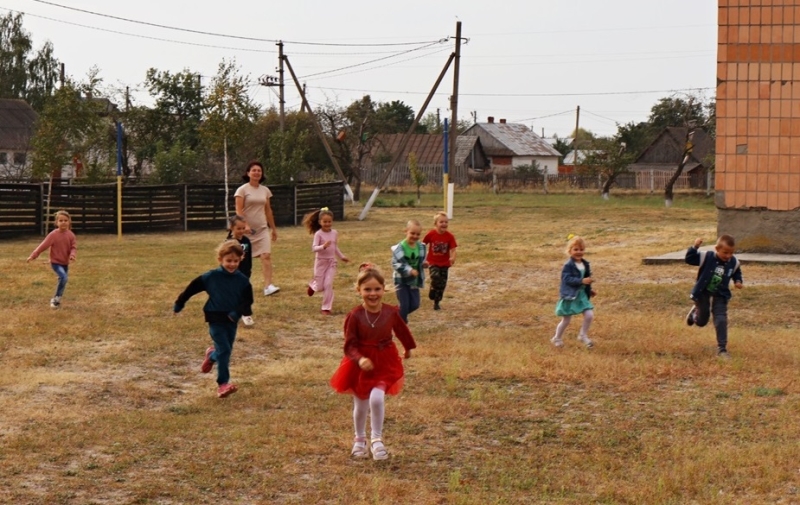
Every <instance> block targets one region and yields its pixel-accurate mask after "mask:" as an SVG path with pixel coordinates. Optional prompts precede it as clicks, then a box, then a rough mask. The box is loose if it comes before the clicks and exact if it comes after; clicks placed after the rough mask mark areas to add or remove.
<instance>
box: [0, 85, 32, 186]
mask: <svg viewBox="0 0 800 505" xmlns="http://www.w3.org/2000/svg"><path fill="white" fill-rule="evenodd" d="M37 118H38V115H37V114H36V112H35V111H34V110H33V109H32V108H31V106H30V105H28V102H26V101H25V100H19V99H16V98H0V179H15V180H19V179H23V178H25V174H26V173H27V171H28V170H27V169H28V167H29V166H30V162H31V159H30V158H31V156H30V150H31V139H32V138H33V132H34V127H35V125H36V119H37Z"/></svg>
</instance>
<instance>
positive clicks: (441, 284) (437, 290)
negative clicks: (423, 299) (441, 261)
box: [428, 266, 450, 302]
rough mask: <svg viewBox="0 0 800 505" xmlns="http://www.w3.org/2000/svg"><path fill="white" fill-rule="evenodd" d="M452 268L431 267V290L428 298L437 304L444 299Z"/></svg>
mask: <svg viewBox="0 0 800 505" xmlns="http://www.w3.org/2000/svg"><path fill="white" fill-rule="evenodd" d="M449 270H450V267H436V266H431V267H430V276H431V289H430V291H429V292H428V298H430V299H431V300H433V301H435V302H441V301H442V298H443V297H444V289H445V288H446V287H447V272H448V271H449Z"/></svg>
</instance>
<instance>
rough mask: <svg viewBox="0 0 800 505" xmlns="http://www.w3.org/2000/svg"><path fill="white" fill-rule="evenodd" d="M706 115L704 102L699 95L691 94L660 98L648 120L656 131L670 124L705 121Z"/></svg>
mask: <svg viewBox="0 0 800 505" xmlns="http://www.w3.org/2000/svg"><path fill="white" fill-rule="evenodd" d="M705 120H706V115H705V113H704V110H703V103H702V101H701V100H699V99H698V98H697V97H694V96H689V97H687V98H686V99H683V98H679V97H666V98H662V99H660V100H659V101H658V102H657V103H656V104H655V105H653V107H652V108H651V109H650V117H649V118H648V120H647V122H648V123H650V127H651V128H653V129H654V130H655V131H656V132H659V131H661V130H663V129H664V128H666V127H668V126H686V125H687V124H688V123H689V121H695V122H696V123H697V124H703V123H705Z"/></svg>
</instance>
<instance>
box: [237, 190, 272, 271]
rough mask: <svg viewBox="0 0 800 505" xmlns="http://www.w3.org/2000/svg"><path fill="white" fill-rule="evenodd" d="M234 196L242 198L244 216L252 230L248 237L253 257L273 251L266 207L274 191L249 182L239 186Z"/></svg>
mask: <svg viewBox="0 0 800 505" xmlns="http://www.w3.org/2000/svg"><path fill="white" fill-rule="evenodd" d="M234 196H235V197H236V198H240V197H241V198H242V200H243V203H244V205H243V209H244V218H245V220H246V221H247V225H248V226H249V227H250V230H252V231H251V233H252V235H250V236H249V237H248V238H249V239H250V243H251V244H252V245H253V252H252V257H254V258H257V257H259V256H261V255H262V254H269V253H270V252H271V251H272V240H271V232H270V229H269V224H268V223H267V213H266V210H265V207H266V205H267V201H268V200H269V199H270V198H271V197H272V191H270V190H269V188H268V187H266V186H261V185H259V186H258V187H255V188H254V187H253V186H251V185H250V183H249V182H248V183H245V184H242V185H241V186H239V189H237V190H236V193H234Z"/></svg>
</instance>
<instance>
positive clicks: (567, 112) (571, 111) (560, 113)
mask: <svg viewBox="0 0 800 505" xmlns="http://www.w3.org/2000/svg"><path fill="white" fill-rule="evenodd" d="M573 112H575V111H573V110H572V109H570V110H565V111H562V112H556V113H555V114H548V115H546V116H538V117H526V118H525V119H517V120H515V121H513V122H514V123H521V122H522V121H533V120H534V119H544V118H546V117H555V116H563V115H564V114H572V113H573Z"/></svg>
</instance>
